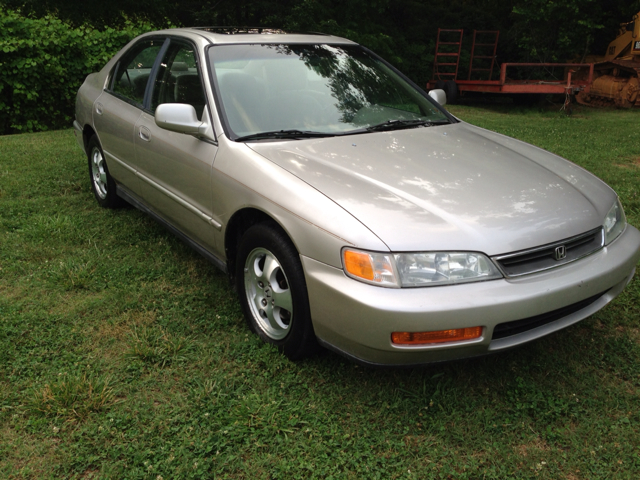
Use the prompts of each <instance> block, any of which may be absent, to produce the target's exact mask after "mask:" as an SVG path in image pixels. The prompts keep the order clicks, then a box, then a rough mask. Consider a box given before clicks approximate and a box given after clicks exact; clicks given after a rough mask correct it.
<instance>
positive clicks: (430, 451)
mask: <svg viewBox="0 0 640 480" xmlns="http://www.w3.org/2000/svg"><path fill="white" fill-rule="evenodd" d="M451 111H452V112H453V113H454V114H456V115H458V116H459V117H461V118H463V119H464V120H466V121H469V122H471V123H474V124H477V125H480V126H482V127H485V128H489V129H491V130H495V131H499V132H502V133H505V134H507V135H510V136H513V137H517V138H520V139H523V140H526V141H528V142H531V143H534V144H536V145H539V146H541V147H543V148H546V149H548V150H551V151H553V152H556V153H558V154H560V155H562V156H564V157H567V158H569V159H570V160H572V161H574V162H576V163H578V164H580V165H582V166H584V167H585V168H587V169H588V170H590V171H592V172H593V173H595V174H596V175H598V176H599V177H601V178H603V179H604V180H605V181H607V182H608V183H609V184H610V185H612V186H613V187H614V188H615V189H616V190H617V191H618V193H619V194H620V196H621V198H622V202H623V204H624V206H625V209H626V213H627V216H628V220H629V222H630V223H631V224H634V225H635V226H636V227H637V226H640V112H638V111H600V110H582V109H578V110H577V111H575V113H574V115H573V116H571V117H567V116H565V115H564V114H562V113H559V112H558V111H557V110H546V111H539V110H537V109H532V110H514V109H512V108H509V107H472V106H457V107H451ZM86 169H87V168H86V161H85V159H84V158H83V156H82V154H81V152H80V150H79V149H78V147H77V146H76V145H75V140H74V138H73V133H72V131H71V130H66V131H56V132H49V133H39V134H32V135H16V136H7V137H0V478H11V479H13V478H15V479H17V478H37V479H43V478H130V479H134V478H149V479H173V478H238V479H239V478H246V479H254V478H274V479H275V478H282V479H290V478H305V479H306V478H348V479H349V478H350V479H360V478H366V479H369V478H371V479H394V478H403V479H404V478H472V479H476V478H496V479H502V478H518V479H519V478H547V479H600V478H607V479H609V478H616V479H617V478H620V479H626V478H628V479H637V478H638V475H639V473H638V472H640V279H639V278H638V277H636V278H635V280H634V281H633V283H632V284H631V285H630V286H629V287H628V288H627V289H626V291H625V292H624V293H623V294H622V295H621V296H620V297H619V298H617V299H616V300H615V301H614V302H612V303H611V304H610V305H609V306H607V307H606V308H605V309H604V310H602V311H601V312H599V313H598V314H596V315H594V316H593V317H591V318H590V319H588V320H585V321H583V322H581V323H579V324H577V325H575V326H573V327H570V328H568V329H566V330H564V331H561V332H558V333H556V334H554V335H552V336H549V337H547V338H544V339H542V340H540V341H538V342H535V343H533V344H530V345H527V346H525V347H524V348H519V349H516V350H512V351H510V352H507V353H503V354H500V355H494V356H490V357H485V358H481V359H475V360H470V361H460V362H456V363H448V364H440V365H434V366H430V367H426V368H420V369H406V370H369V369H366V368H362V367H359V366H357V365H354V364H352V363H349V362H348V361H345V360H343V359H342V358H340V357H338V356H337V355H334V354H332V353H324V354H321V355H319V356H317V357H315V358H312V359H310V360H307V361H304V362H300V363H292V362H290V361H288V360H287V359H286V358H285V357H283V356H281V355H280V354H278V352H277V351H276V350H274V349H273V348H271V347H269V346H267V345H263V344H261V343H260V342H259V341H258V340H257V338H256V337H254V336H252V335H249V333H248V330H247V328H246V327H245V325H244V322H243V320H242V318H241V313H240V308H239V305H238V302H237V300H236V297H235V294H234V292H233V290H232V288H231V287H230V285H229V283H228V281H227V279H226V277H225V276H224V275H223V274H221V273H219V272H218V271H217V270H216V269H215V268H214V267H213V266H211V265H210V264H208V263H207V262H206V261H205V260H204V259H202V258H201V257H199V256H198V255H197V254H195V253H193V252H192V251H191V250H189V248H187V247H186V246H184V245H183V244H182V243H180V242H179V241H178V240H176V239H175V238H174V237H172V236H171V235H170V234H168V233H167V232H166V231H165V230H163V228H161V227H160V226H158V225H157V224H156V223H154V222H153V221H152V220H150V219H149V218H147V217H146V216H145V215H143V214H141V213H139V212H138V211H136V210H134V209H131V208H129V209H122V210H118V211H108V210H103V209H100V208H99V207H98V206H97V204H96V202H95V201H94V199H93V197H92V194H91V192H90V190H89V182H88V174H87V172H86Z"/></svg>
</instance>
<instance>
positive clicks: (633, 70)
mask: <svg viewBox="0 0 640 480" xmlns="http://www.w3.org/2000/svg"><path fill="white" fill-rule="evenodd" d="M587 62H593V63H595V65H594V71H593V82H592V83H591V85H590V87H589V88H586V89H584V90H582V91H581V92H580V93H578V95H576V100H577V101H578V103H582V104H584V105H592V106H602V107H604V106H617V107H619V108H631V107H633V106H634V105H635V106H636V107H640V81H639V79H638V77H640V12H638V13H637V14H636V15H634V16H633V20H632V21H631V22H629V23H623V24H621V25H620V32H619V34H618V36H617V37H616V39H615V40H614V41H613V42H611V43H610V44H609V47H608V49H607V53H606V55H605V56H604V57H599V58H589V59H587Z"/></svg>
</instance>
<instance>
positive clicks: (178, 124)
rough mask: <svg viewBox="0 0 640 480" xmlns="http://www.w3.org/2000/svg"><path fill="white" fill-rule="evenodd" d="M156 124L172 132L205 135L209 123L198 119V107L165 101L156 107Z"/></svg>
mask: <svg viewBox="0 0 640 480" xmlns="http://www.w3.org/2000/svg"><path fill="white" fill-rule="evenodd" d="M156 125H158V126H159V127H160V128H164V129H165V130H171V131H172V132H178V133H188V134H191V135H204V133H205V132H206V130H207V127H208V125H207V124H206V123H204V122H201V121H200V120H198V116H197V115H196V109H195V108H193V105H188V104H186V103H163V104H162V105H158V108H156Z"/></svg>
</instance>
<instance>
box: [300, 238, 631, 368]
mask: <svg viewBox="0 0 640 480" xmlns="http://www.w3.org/2000/svg"><path fill="white" fill-rule="evenodd" d="M301 258H302V263H303V266H304V270H305V274H306V280H307V288H308V291H309V301H310V305H311V316H312V318H313V326H314V329H315V332H316V335H317V337H318V339H319V340H320V342H321V343H322V344H323V345H325V346H327V347H328V348H330V349H333V350H336V351H339V352H341V353H343V354H345V355H347V356H349V357H351V358H353V359H354V360H356V361H360V362H364V363H370V364H381V365H417V364H424V363H431V362H438V361H443V360H453V359H458V358H464V357H473V356H479V355H485V354H487V353H492V352H497V351H501V350H505V349H508V348H511V347H514V346H517V345H520V344H523V343H526V342H529V341H531V340H534V339H536V338H540V337H542V336H544V335H547V334H549V333H551V332H554V331H557V330H560V329H562V328H565V327H567V326H569V325H571V324H573V323H576V322H578V321H580V320H582V319H584V318H586V317H588V316H589V315H592V314H593V313H595V312H597V311H598V310H600V309H601V308H602V307H604V306H605V305H606V304H607V303H609V302H610V301H611V300H613V298H615V297H616V296H617V295H618V294H619V293H620V292H621V291H622V290H623V289H624V287H625V286H626V285H627V283H629V281H631V279H632V278H633V274H634V272H635V266H636V264H637V262H638V260H639V259H640V232H638V230H637V229H635V228H634V227H632V226H630V225H629V226H627V228H626V230H625V231H624V232H623V234H622V235H621V236H620V237H619V238H618V239H616V240H615V241H614V242H613V243H611V244H610V245H608V246H606V247H604V248H603V249H601V250H599V251H597V252H596V253H594V254H592V255H590V256H588V257H585V258H583V259H581V260H578V261H576V262H573V263H571V264H568V265H564V266H562V267H558V268H556V269H552V270H548V271H545V272H541V273H537V274H532V275H526V276H523V277H519V278H512V279H502V280H493V281H487V282H478V283H470V284H462V285H453V286H442V287H425V288H404V289H391V288H381V287H377V286H373V285H367V284H364V283H361V282H358V281H356V280H353V279H351V278H348V277H347V276H346V275H345V274H344V272H343V271H342V270H341V269H338V268H335V267H332V266H329V265H326V264H324V263H320V262H317V261H315V260H313V259H311V258H309V257H305V256H302V257H301ZM602 292H606V293H604V294H603V295H602V296H600V297H599V298H598V299H597V300H595V301H594V302H593V303H591V304H589V305H588V306H586V307H584V308H581V309H579V310H578V311H573V312H572V313H569V314H568V315H566V316H563V317H561V318H559V319H557V320H555V321H553V322H551V323H547V324H544V325H542V326H538V327H535V328H532V329H530V330H527V331H524V332H522V333H517V334H514V335H511V336H507V337H504V338H500V339H496V340H493V339H492V336H493V330H494V328H495V326H496V325H498V324H501V323H505V322H512V321H514V320H520V319H525V318H530V317H535V316H537V315H542V314H545V313H547V312H552V311H555V310H559V309H562V308H564V307H567V306H568V305H573V304H576V303H578V302H581V301H583V300H585V299H587V298H589V297H593V296H596V295H598V294H601V293H602ZM475 326H482V327H484V328H483V334H482V336H481V337H480V338H478V339H475V340H470V341H466V342H457V343H453V342H452V343H443V344H437V345H428V346H399V345H395V344H392V343H391V333H392V332H398V331H403V332H423V331H434V330H447V329H452V328H465V327H475Z"/></svg>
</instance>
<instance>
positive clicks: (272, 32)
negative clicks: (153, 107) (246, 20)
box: [153, 27, 356, 45]
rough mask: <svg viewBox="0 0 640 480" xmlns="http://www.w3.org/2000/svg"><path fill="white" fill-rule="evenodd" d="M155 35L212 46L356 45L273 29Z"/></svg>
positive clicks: (184, 30) (196, 29)
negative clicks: (193, 39) (201, 40)
mask: <svg viewBox="0 0 640 480" xmlns="http://www.w3.org/2000/svg"><path fill="white" fill-rule="evenodd" d="M153 33H155V34H159V33H161V34H168V35H171V34H173V35H176V34H191V35H193V34H197V35H199V36H201V37H204V38H206V39H207V40H209V41H210V42H211V43H214V44H225V43H229V44H231V43H233V44H238V43H330V44H344V45H356V43H355V42H352V41H351V40H347V39H346V38H342V37H336V36H334V35H326V34H324V33H316V32H310V33H298V32H295V33H293V32H286V31H284V30H280V29H275V28H262V27H191V28H173V29H170V30H162V31H159V32H153Z"/></svg>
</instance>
